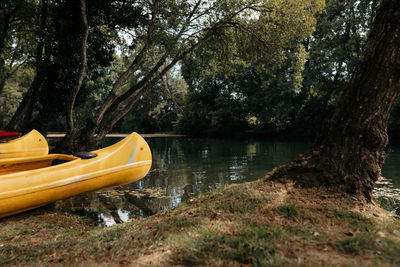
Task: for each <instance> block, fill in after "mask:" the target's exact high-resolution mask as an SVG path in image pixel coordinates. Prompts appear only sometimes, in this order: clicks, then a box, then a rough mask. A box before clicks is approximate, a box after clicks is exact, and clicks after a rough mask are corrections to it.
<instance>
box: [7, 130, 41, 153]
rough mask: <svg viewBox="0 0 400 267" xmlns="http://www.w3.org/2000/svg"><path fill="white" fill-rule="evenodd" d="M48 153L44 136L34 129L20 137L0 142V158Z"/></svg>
mask: <svg viewBox="0 0 400 267" xmlns="http://www.w3.org/2000/svg"><path fill="white" fill-rule="evenodd" d="M48 153H49V146H48V144H47V141H46V138H44V136H43V135H41V134H40V133H39V132H38V131H36V130H32V131H30V132H29V133H27V134H26V135H24V136H21V137H20V138H16V139H14V140H11V141H8V142H6V143H0V159H7V158H18V157H31V156H40V155H46V154H48Z"/></svg>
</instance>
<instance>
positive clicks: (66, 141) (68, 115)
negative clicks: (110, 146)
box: [54, 0, 89, 153]
mask: <svg viewBox="0 0 400 267" xmlns="http://www.w3.org/2000/svg"><path fill="white" fill-rule="evenodd" d="M80 8H81V10H80V14H81V20H82V40H81V51H80V57H81V62H80V67H79V73H78V76H77V79H76V82H75V85H74V87H73V88H71V89H70V92H69V97H68V99H67V103H66V111H65V119H66V124H67V132H66V135H65V137H64V138H63V140H62V141H60V142H58V143H57V145H56V147H55V149H54V151H60V152H64V153H65V152H71V147H74V146H75V145H74V144H73V142H74V140H75V139H76V136H77V135H78V134H79V126H75V122H74V114H73V110H74V105H75V100H76V96H77V95H78V93H79V91H80V89H81V87H82V82H83V78H84V77H85V72H86V69H87V56H86V48H87V39H88V35H89V25H88V21H87V17H86V0H81V1H80ZM72 152H76V151H73V150H72Z"/></svg>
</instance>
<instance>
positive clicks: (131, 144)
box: [0, 133, 152, 218]
mask: <svg viewBox="0 0 400 267" xmlns="http://www.w3.org/2000/svg"><path fill="white" fill-rule="evenodd" d="M90 153H92V155H93V156H95V157H92V158H88V159H83V158H79V157H76V156H70V155H62V154H50V155H45V156H37V157H27V158H16V159H4V160H0V218H1V217H5V216H9V215H12V214H16V213H20V212H23V211H26V210H30V209H34V208H37V207H40V206H43V205H45V204H48V203H50V202H53V201H56V200H59V199H64V198H67V197H70V196H74V195H77V194H81V193H86V192H93V191H99V190H103V189H107V188H112V187H115V186H119V185H122V184H127V183H130V182H134V181H137V180H139V179H141V178H143V177H144V176H145V175H146V174H147V173H148V171H149V170H150V167H151V162H152V160H151V151H150V148H149V146H148V144H147V143H146V141H145V140H144V139H143V138H142V137H141V136H140V135H138V134H137V133H132V134H130V135H129V136H127V137H126V138H125V139H123V140H121V141H120V142H118V143H116V144H114V145H111V146H109V147H106V148H103V149H99V150H95V151H92V152H90ZM90 153H89V154H90Z"/></svg>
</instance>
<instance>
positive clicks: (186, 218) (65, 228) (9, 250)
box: [0, 179, 400, 266]
mask: <svg viewBox="0 0 400 267" xmlns="http://www.w3.org/2000/svg"><path fill="white" fill-rule="evenodd" d="M90 223H91V222H90V221H89V220H87V219H85V218H84V217H78V216H75V215H71V214H61V213H49V212H46V210H45V209H42V210H36V211H33V212H30V213H25V214H21V215H17V216H13V217H10V218H5V219H2V220H1V221H0V265H1V266H7V265H28V264H29V265H30V266H32V265H43V264H45V265H53V264H54V265H82V266H83V265H84V266H88V265H96V266H97V265H114V266H118V265H134V266H148V265H153V266H157V265H159V266H161V265H162V266H166V265H207V266H225V265H229V266H260V265H272V266H283V265H285V266H288V265H289V266H297V265H306V266H315V265H323V266H337V265H341V266H346V265H347V266H350V265H353V266H355V265H365V266H369V265H387V266H391V265H392V266H398V265H400V223H399V219H398V218H397V217H393V216H390V215H389V214H388V213H387V212H386V211H384V210H382V209H381V208H379V207H378V206H377V205H372V204H369V205H362V204H360V203H358V204H355V201H354V200H352V199H349V198H348V197H347V196H344V195H334V194H331V193H329V192H326V191H324V190H322V189H321V190H315V189H297V188H294V187H293V186H291V185H282V184H275V183H272V182H270V181H268V180H266V179H262V180H259V181H256V182H252V183H246V184H240V185H231V186H227V187H224V188H220V189H217V190H215V191H212V192H210V193H207V194H204V195H202V196H200V197H199V198H195V199H192V200H190V201H189V202H188V203H185V204H182V205H180V206H179V207H177V208H174V209H173V210H170V211H167V212H163V213H160V214H157V215H155V216H151V217H148V218H142V219H138V220H135V221H133V222H130V223H125V224H121V225H116V226H114V227H110V228H97V227H94V226H91V225H90Z"/></svg>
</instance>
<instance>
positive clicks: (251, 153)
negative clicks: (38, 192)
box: [55, 137, 310, 225]
mask: <svg viewBox="0 0 400 267" xmlns="http://www.w3.org/2000/svg"><path fill="white" fill-rule="evenodd" d="M116 141H118V139H111V138H108V139H107V143H106V144H104V146H106V145H109V144H111V143H113V142H116ZM146 141H147V142H148V143H149V145H150V147H151V150H152V154H153V165H152V169H151V171H150V173H149V174H148V175H147V176H146V177H145V178H143V179H141V180H139V181H137V182H135V183H132V184H129V185H125V186H122V187H118V188H115V189H111V190H108V191H104V192H96V193H91V194H85V195H81V196H76V197H72V198H69V199H67V200H62V201H58V202H57V203H56V204H55V208H56V209H58V210H62V211H73V212H77V213H84V214H87V215H89V216H91V217H93V218H94V219H95V220H96V222H97V223H98V224H100V225H112V224H114V223H118V222H124V221H129V220H132V219H133V218H135V217H138V216H146V215H151V214H154V213H156V212H157V211H160V210H165V209H169V208H171V207H173V206H176V205H178V204H179V203H181V202H182V201H187V200H189V199H190V198H192V197H193V196H194V195H197V194H199V193H200V192H205V191H207V190H210V189H212V188H215V187H218V186H221V185H225V184H230V183H240V182H246V181H252V180H255V179H257V178H260V177H263V176H264V175H265V174H266V173H267V172H268V171H270V170H271V169H272V168H274V167H276V166H278V165H280V164H283V163H285V162H289V161H291V160H293V159H294V158H295V157H296V156H297V155H298V154H300V153H303V152H304V151H306V150H307V149H308V147H309V145H310V144H308V143H301V142H291V143H290V142H285V143H284V142H268V141H261V140H246V141H240V140H214V139H195V138H187V137H159V138H148V139H146Z"/></svg>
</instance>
